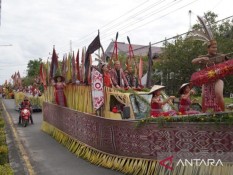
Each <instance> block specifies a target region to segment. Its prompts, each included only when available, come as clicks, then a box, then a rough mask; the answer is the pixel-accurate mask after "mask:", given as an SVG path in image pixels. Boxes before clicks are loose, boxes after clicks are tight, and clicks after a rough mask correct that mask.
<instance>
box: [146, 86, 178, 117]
mask: <svg viewBox="0 0 233 175" xmlns="http://www.w3.org/2000/svg"><path fill="white" fill-rule="evenodd" d="M164 88H165V86H160V85H154V86H153V87H152V88H151V90H150V92H149V94H152V99H151V117H160V116H174V115H176V114H177V112H176V111H175V110H169V111H164V110H163V107H164V105H166V104H167V103H170V102H171V100H173V99H175V98H176V97H175V96H170V97H168V98H167V99H164V98H163V97H162V91H163V90H164Z"/></svg>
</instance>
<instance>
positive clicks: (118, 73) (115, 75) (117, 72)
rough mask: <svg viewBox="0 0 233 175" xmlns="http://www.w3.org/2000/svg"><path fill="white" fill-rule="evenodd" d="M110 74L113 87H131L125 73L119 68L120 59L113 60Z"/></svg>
mask: <svg viewBox="0 0 233 175" xmlns="http://www.w3.org/2000/svg"><path fill="white" fill-rule="evenodd" d="M110 75H111V79H112V83H113V86H114V87H116V88H123V87H124V86H125V87H126V88H127V89H129V88H131V87H130V86H129V83H128V81H127V79H126V78H125V74H124V72H123V69H122V68H121V65H120V61H118V60H116V61H114V68H113V69H111V71H110ZM122 80H123V81H122ZM123 82H124V83H123Z"/></svg>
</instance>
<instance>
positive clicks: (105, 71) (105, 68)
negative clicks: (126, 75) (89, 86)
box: [102, 63, 112, 87]
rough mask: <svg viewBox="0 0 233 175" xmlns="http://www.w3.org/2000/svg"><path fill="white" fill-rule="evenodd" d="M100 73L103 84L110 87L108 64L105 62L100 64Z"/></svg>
mask: <svg viewBox="0 0 233 175" xmlns="http://www.w3.org/2000/svg"><path fill="white" fill-rule="evenodd" d="M102 73H103V78H104V86H105V87H112V80H111V75H110V73H109V69H108V65H107V64H105V63H104V64H103V65H102Z"/></svg>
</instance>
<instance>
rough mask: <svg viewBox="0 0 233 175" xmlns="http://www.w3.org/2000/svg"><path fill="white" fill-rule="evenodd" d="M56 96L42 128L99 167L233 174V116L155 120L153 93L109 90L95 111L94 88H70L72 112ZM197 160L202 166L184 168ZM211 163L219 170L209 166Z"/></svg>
mask: <svg viewBox="0 0 233 175" xmlns="http://www.w3.org/2000/svg"><path fill="white" fill-rule="evenodd" d="M53 91H54V88H53V87H48V88H47V90H46V91H45V102H44V103H43V123H42V126H41V129H42V130H43V131H44V132H46V133H48V134H50V135H51V136H52V137H54V138H55V139H56V140H57V141H58V142H60V143H61V144H63V145H64V146H66V147H67V149H69V150H70V151H71V152H73V153H74V154H75V155H77V156H80V157H82V158H84V159H86V160H88V161H90V162H91V163H93V164H96V165H99V166H104V167H107V168H111V169H114V170H117V171H121V172H123V173H125V174H146V175H147V174H166V173H168V174H169V173H170V174H177V175H179V174H196V172H199V174H206V173H208V172H212V174H216V175H217V174H219V173H218V172H221V173H223V172H224V174H229V175H230V173H231V172H232V170H233V164H232V162H233V130H232V124H233V115H232V113H230V112H228V113H205V114H202V115H197V116H179V115H178V116H174V117H170V116H168V117H158V118H151V117H148V115H147V114H149V113H148V110H149V108H148V102H149V101H150V98H151V97H150V95H148V93H147V92H130V91H128V92H127V91H121V92H120V91H118V90H116V89H112V88H105V90H104V94H106V95H105V96H104V100H105V101H104V102H105V103H104V105H103V106H102V108H101V109H100V110H98V111H95V110H94V108H93V104H92V100H91V96H92V95H91V93H90V92H91V87H90V86H79V85H72V84H70V85H67V86H66V87H65V89H64V91H65V95H66V97H67V106H68V107H63V106H60V105H56V104H54V95H53V94H54V93H53ZM194 159H195V160H197V159H198V160H201V161H200V162H198V164H192V166H188V165H187V166H184V164H185V161H186V160H188V161H192V162H193V160H194ZM208 160H213V161H214V166H206V162H207V161H208ZM166 161H167V162H166ZM203 162H205V163H203ZM212 163H213V162H212Z"/></svg>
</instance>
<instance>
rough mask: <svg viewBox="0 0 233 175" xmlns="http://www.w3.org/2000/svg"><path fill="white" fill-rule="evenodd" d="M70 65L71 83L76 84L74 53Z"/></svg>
mask: <svg viewBox="0 0 233 175" xmlns="http://www.w3.org/2000/svg"><path fill="white" fill-rule="evenodd" d="M71 65H72V83H76V74H77V73H76V68H75V58H74V52H73V55H72V60H71Z"/></svg>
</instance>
